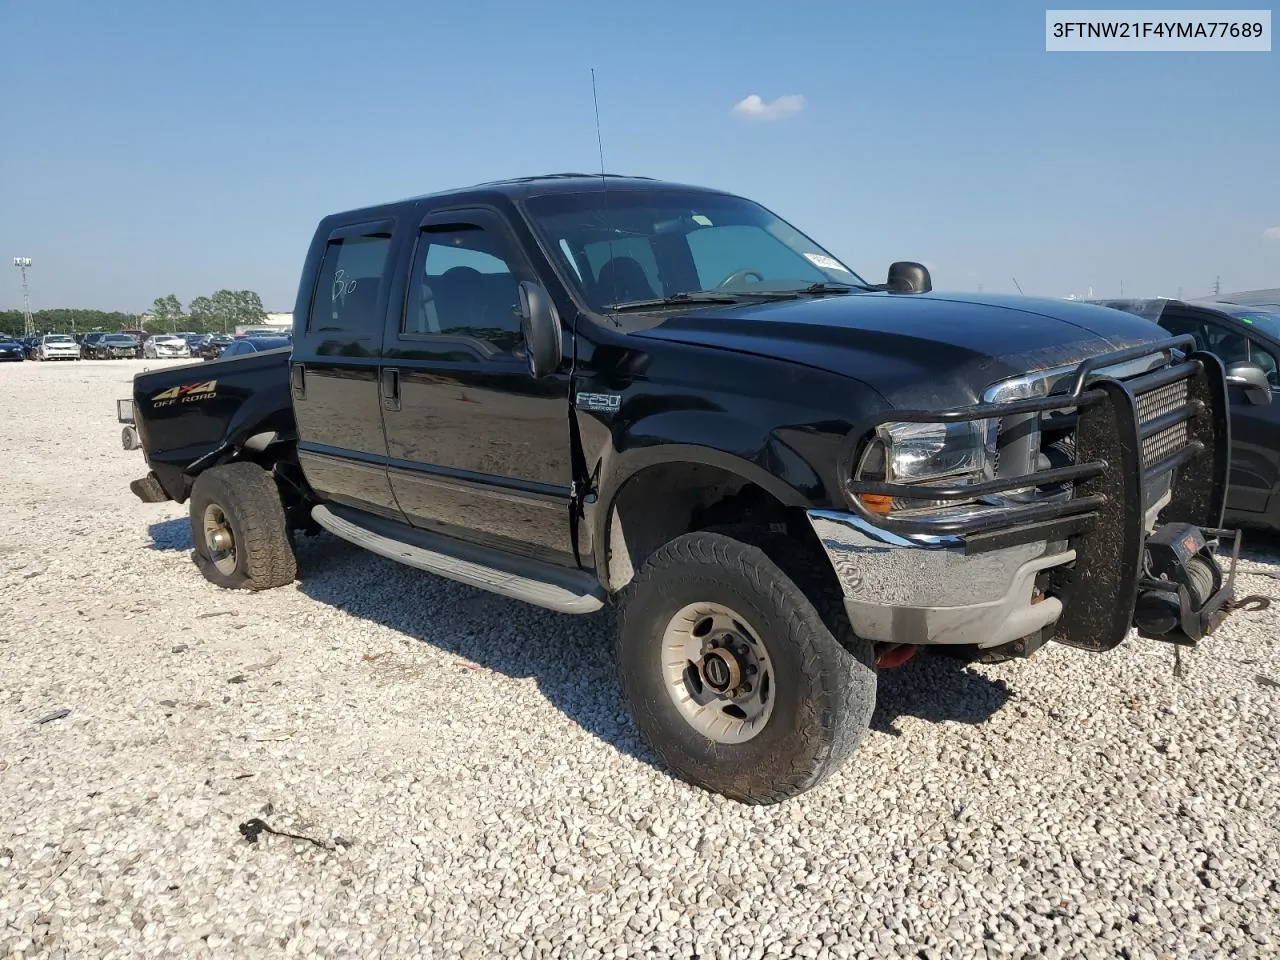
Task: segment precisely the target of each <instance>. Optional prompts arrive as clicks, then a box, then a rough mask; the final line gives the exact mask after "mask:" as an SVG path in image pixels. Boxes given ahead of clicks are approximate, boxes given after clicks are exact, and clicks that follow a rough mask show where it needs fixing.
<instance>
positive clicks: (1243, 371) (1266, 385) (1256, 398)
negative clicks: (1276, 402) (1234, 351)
mask: <svg viewBox="0 0 1280 960" xmlns="http://www.w3.org/2000/svg"><path fill="white" fill-rule="evenodd" d="M1227 383H1228V384H1230V385H1231V386H1233V387H1239V388H1240V389H1241V390H1243V391H1244V396H1245V399H1246V400H1248V401H1249V402H1250V403H1253V404H1257V405H1258V406H1265V405H1266V404H1268V403H1270V402H1271V382H1270V381H1269V380H1267V375H1266V374H1265V373H1263V371H1262V368H1261V367H1259V366H1258V365H1257V364H1253V363H1248V362H1247V361H1240V362H1239V363H1233V364H1231V366H1229V367H1227Z"/></svg>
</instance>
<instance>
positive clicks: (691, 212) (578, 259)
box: [525, 190, 865, 310]
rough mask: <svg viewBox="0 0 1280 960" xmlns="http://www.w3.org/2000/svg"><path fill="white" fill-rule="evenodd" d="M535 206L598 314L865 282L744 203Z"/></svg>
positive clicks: (653, 200)
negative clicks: (685, 298)
mask: <svg viewBox="0 0 1280 960" xmlns="http://www.w3.org/2000/svg"><path fill="white" fill-rule="evenodd" d="M525 209H526V211H527V212H528V214H529V217H530V219H531V220H532V221H533V224H534V227H535V229H536V230H537V231H538V232H539V233H540V234H541V235H542V238H543V240H544V242H545V243H546V245H547V247H548V249H549V250H551V251H552V253H553V255H554V256H556V257H557V258H558V259H559V261H560V263H561V265H562V266H563V267H564V268H565V272H566V273H567V274H568V275H569V276H570V278H571V279H572V280H573V281H575V285H576V286H577V288H578V290H579V291H580V292H581V294H582V296H583V298H584V299H585V300H586V301H587V303H589V304H590V305H591V306H592V308H594V309H596V310H609V309H612V308H613V307H614V306H615V305H618V304H627V303H638V302H644V301H647V300H655V299H656V300H664V299H666V298H669V297H680V296H681V295H689V294H712V293H714V294H718V295H722V296H725V297H728V298H733V297H736V296H742V297H743V298H744V299H745V298H750V297H751V296H753V295H759V294H765V293H770V292H774V293H783V292H789V291H799V290H804V289H806V288H808V287H812V286H814V285H815V284H830V285H840V286H864V285H865V284H864V282H863V280H862V279H861V278H860V277H859V276H858V275H857V274H855V273H854V272H853V271H852V270H850V269H849V268H848V267H846V266H845V265H844V264H842V263H841V262H840V261H839V260H837V259H836V258H835V257H833V256H832V255H831V254H830V253H828V252H827V251H826V250H824V249H822V247H820V246H818V245H817V244H816V243H814V242H813V241H812V240H810V239H809V238H808V237H806V236H805V235H804V234H802V233H800V231H798V230H796V229H795V228H794V227H792V226H791V225H790V224H788V223H786V222H784V221H783V220H781V219H779V218H778V217H777V216H775V215H774V214H772V213H770V212H769V211H768V210H766V209H764V207H761V206H760V205H759V204H756V203H753V202H751V201H750V200H744V199H742V198H741V197H733V196H726V195H723V194H716V193H703V192H700V191H694V190H687V191H686V190H618V191H615V192H612V193H607V194H606V193H604V192H601V191H595V192H591V193H571V194H570V193H564V194H549V195H544V196H540V197H530V198H529V199H528V200H526V201H525ZM659 305H660V304H659Z"/></svg>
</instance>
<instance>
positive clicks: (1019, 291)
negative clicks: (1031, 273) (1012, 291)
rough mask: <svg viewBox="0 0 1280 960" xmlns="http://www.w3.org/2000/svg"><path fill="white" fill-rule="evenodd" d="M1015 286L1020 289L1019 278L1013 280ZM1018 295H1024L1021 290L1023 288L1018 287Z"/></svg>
mask: <svg viewBox="0 0 1280 960" xmlns="http://www.w3.org/2000/svg"><path fill="white" fill-rule="evenodd" d="M1013 285H1014V286H1015V287H1018V278H1017V277H1014V278H1013ZM1018 293H1022V288H1021V287H1018ZM1024 296H1025V294H1024Z"/></svg>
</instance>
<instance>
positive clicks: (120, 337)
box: [102, 333, 133, 343]
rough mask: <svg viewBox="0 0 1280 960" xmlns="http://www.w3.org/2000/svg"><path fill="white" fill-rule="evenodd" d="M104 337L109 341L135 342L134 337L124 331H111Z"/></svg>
mask: <svg viewBox="0 0 1280 960" xmlns="http://www.w3.org/2000/svg"><path fill="white" fill-rule="evenodd" d="M102 339H103V340H104V341H106V342H107V343H133V337H131V336H129V335H128V334H123V333H109V334H107V335H106V336H105V337H103V338H102Z"/></svg>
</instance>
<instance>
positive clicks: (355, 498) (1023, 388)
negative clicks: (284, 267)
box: [120, 174, 1240, 802]
mask: <svg viewBox="0 0 1280 960" xmlns="http://www.w3.org/2000/svg"><path fill="white" fill-rule="evenodd" d="M294 317H295V333H294V341H293V345H292V347H291V348H283V349H280V350H275V351H268V352H266V353H260V354H256V355H253V356H248V357H244V358H234V359H227V360H217V361H213V362H210V363H203V364H196V365H186V366H183V367H178V368H166V369H164V370H157V371H154V372H147V373H142V374H139V375H137V376H136V377H135V379H134V391H133V397H132V398H131V400H127V401H122V404H121V407H122V409H121V414H120V416H121V418H122V419H124V420H126V421H129V422H130V423H131V424H132V425H131V426H129V427H126V428H125V429H126V433H129V432H130V431H134V430H136V437H137V440H138V441H139V442H140V444H141V446H142V447H143V450H144V453H145V456H146V460H147V464H148V466H149V472H148V473H147V474H146V476H145V477H143V478H141V479H139V480H137V481H135V482H134V483H133V485H132V488H133V490H134V492H135V493H136V494H137V495H138V497H139V498H140V499H142V500H143V501H147V502H157V501H165V500H173V501H177V502H179V503H183V502H189V503H190V514H191V526H192V536H193V538H194V547H195V549H194V551H193V554H194V557H195V560H196V563H197V565H198V566H199V568H200V569H201V570H202V571H203V573H204V575H205V576H206V577H208V578H209V579H210V580H211V581H213V582H214V583H217V584H220V585H222V586H225V587H233V588H234V587H240V588H248V589H255V590H256V589H265V588H269V587H278V586H281V585H284V584H287V583H290V582H291V581H292V580H293V579H294V578H295V574H296V571H295V561H294V553H293V550H292V548H291V543H292V539H291V535H292V533H293V532H294V531H299V530H311V531H315V530H318V529H321V528H322V529H323V530H327V531H329V532H330V533H331V534H334V535H336V536H338V537H341V538H344V539H346V540H350V541H352V542H354V543H357V544H359V545H361V546H363V547H366V548H368V549H369V550H372V551H374V552H376V553H379V554H382V555H384V556H387V557H390V558H392V559H394V560H397V561H400V562H402V563H406V564H409V565H411V566H415V567H419V568H421V569H423V570H427V571H430V572H431V573H435V574H439V575H442V576H446V577H451V578H454V579H456V580H460V581H462V582H464V583H469V584H472V585H475V586H477V587H482V588H484V589H486V590H491V591H495V592H497V593H501V594H505V595H506V596H509V597H515V598H518V599H520V600H524V601H528V602H530V603H533V604H538V605H541V606H543V607H548V608H551V609H553V610H559V611H563V612H566V613H589V612H591V611H594V610H597V609H599V608H600V607H601V606H602V605H604V604H606V603H610V602H617V603H618V605H619V607H620V613H619V618H618V622H619V630H618V634H617V639H616V659H617V663H618V668H619V675H620V681H621V689H622V691H623V693H624V695H625V697H626V699H627V701H628V703H629V705H630V707H631V710H632V712H633V715H634V716H635V718H636V721H637V723H638V725H639V727H640V729H641V731H642V733H643V734H644V735H645V737H646V738H647V739H648V741H649V742H650V743H651V744H652V746H653V747H654V749H655V750H656V751H657V752H658V753H659V754H660V755H661V756H662V758H663V759H664V760H665V761H666V762H667V763H668V764H669V766H670V767H671V768H672V769H673V770H674V771H676V772H677V773H678V774H679V775H681V776H683V777H685V778H686V779H688V780H690V781H692V782H694V783H696V784H699V785H701V786H704V787H706V788H708V789H711V790H715V791H719V792H722V793H724V794H726V795H728V796H730V797H734V798H738V799H741V800H745V801H752V802H771V801H777V800H781V799H783V798H785V797H788V796H791V795H794V794H797V793H799V792H801V791H804V790H806V789H808V788H810V787H812V786H813V785H815V784H816V783H818V782H819V781H821V780H822V779H823V778H824V777H826V776H827V775H828V774H830V773H831V772H832V771H833V770H834V769H836V768H837V767H838V765H839V764H840V763H841V761H843V760H844V759H845V758H846V757H847V756H848V755H849V754H850V753H851V752H852V751H853V750H854V749H855V747H856V746H857V744H858V742H859V741H860V739H861V737H862V735H863V732H864V731H865V729H866V727H867V724H868V721H869V719H870V717H871V713H872V708H873V706H874V702H875V692H876V675H877V671H878V670H879V669H885V668H888V667H890V666H894V665H897V664H900V663H902V662H903V661H904V660H905V659H906V658H907V657H909V656H910V655H911V654H912V653H914V652H915V651H916V650H917V649H919V648H922V647H930V646H941V645H949V646H950V647H952V648H953V649H956V648H959V649H962V650H965V651H968V652H969V653H970V654H971V655H972V656H975V657H986V658H993V659H998V658H1006V657H1010V656H1027V655H1030V654H1031V653H1032V652H1034V651H1035V650H1036V649H1038V648H1039V647H1041V646H1042V645H1044V644H1045V643H1046V642H1048V641H1051V640H1052V641H1057V642H1060V643H1063V644H1068V645H1071V646H1075V647H1080V648H1085V649H1088V650H1096V651H1104V650H1109V649H1111V648H1114V647H1115V646H1116V645H1117V644H1119V643H1120V642H1121V641H1122V640H1123V639H1124V638H1125V637H1126V635H1127V634H1128V633H1129V631H1130V628H1131V627H1133V626H1136V627H1137V628H1138V633H1139V634H1140V635H1142V636H1145V637H1148V638H1155V639H1162V640H1165V641H1171V642H1173V643H1175V644H1182V645H1189V644H1194V643H1196V642H1197V641H1198V640H1200V639H1201V638H1202V637H1203V636H1204V635H1206V634H1208V633H1209V632H1210V631H1211V630H1213V629H1214V628H1215V627H1216V626H1217V625H1218V623H1219V622H1220V621H1221V619H1222V618H1223V617H1224V616H1225V615H1226V612H1227V611H1228V610H1229V609H1230V600H1231V597H1232V581H1233V571H1234V557H1235V556H1236V555H1237V553H1238V550H1239V545H1240V538H1239V534H1238V533H1237V532H1234V531H1228V530H1223V529H1221V526H1222V516H1223V503H1224V495H1225V488H1226V482H1227V471H1228V467H1229V462H1228V449H1229V446H1228V445H1229V439H1230V437H1229V425H1228V420H1227V391H1226V378H1225V374H1224V370H1223V367H1222V364H1221V362H1220V361H1219V360H1218V359H1216V358H1215V357H1214V356H1212V355H1210V354H1208V353H1205V352H1202V351H1199V350H1197V349H1196V346H1195V343H1194V341H1193V340H1192V338H1191V337H1188V336H1183V337H1170V336H1169V334H1168V333H1167V332H1166V331H1163V330H1161V329H1160V328H1159V327H1158V326H1156V325H1155V324H1153V323H1150V322H1148V321H1146V320H1144V319H1142V318H1140V317H1135V316H1133V315H1130V314H1128V313H1124V312H1121V311H1118V310H1113V309H1109V308H1106V307H1102V306H1094V305H1087V304H1080V303H1072V302H1069V301H1057V300H1040V299H1032V298H1022V297H1004V296H986V297H974V296H971V295H967V294H943V293H936V292H933V291H932V290H931V281H930V278H929V275H928V271H927V270H925V269H924V267H922V266H921V265H920V264H917V263H911V262H900V263H895V264H893V265H892V266H891V267H890V268H889V272H888V280H887V282H885V283H878V284H872V283H867V282H865V281H864V280H863V279H862V278H860V277H859V276H858V275H857V274H855V273H854V272H853V271H852V270H850V269H849V268H848V267H847V266H845V265H844V264H843V263H841V262H840V261H839V260H838V259H837V258H836V257H835V256H833V255H832V254H831V253H829V252H828V251H826V250H824V249H823V248H822V247H820V246H818V245H817V244H816V243H815V242H814V241H812V240H810V239H809V238H808V237H806V236H805V235H804V234H802V233H800V232H799V231H798V230H796V229H795V228H794V227H792V226H790V225H789V224H787V223H785V222H784V221H782V220H781V219H779V218H778V217H777V216H775V215H774V214H773V213H771V212H769V211H768V210H766V209H764V208H763V207H761V206H759V205H757V204H756V203H753V202H751V201H749V200H746V199H743V198H741V197H737V196H733V195H730V194H727V193H724V192H719V191H714V190H708V189H702V188H695V187H688V186H680V185H675V184H670V183H663V182H659V181H655V180H649V179H644V178H623V177H613V176H609V177H601V176H582V175H572V174H566V175H556V176H545V177H532V178H528V179H518V180H510V181H503V182H498V183H488V184H482V185H479V186H475V187H471V188H467V189H462V190H456V191H450V192H444V193H437V194H432V195H428V196H423V197H418V198H414V199H409V200H404V201H399V202H395V203H388V204H385V205H382V206H376V207H370V208H367V209H361V210H354V211H351V212H348V213H340V214H335V215H333V216H329V217H326V218H324V219H323V220H322V221H321V222H320V225H319V228H318V230H317V231H316V234H315V238H314V240H313V242H312V245H311V249H310V252H309V253H308V255H307V258H306V263H305V267H304V270H303V274H302V280H301V284H300V286H299V291H298V298H297V304H296V309H295V312H294ZM127 445H128V442H127V441H126V446H127ZM1228 555H1230V556H1231V562H1230V563H1228V562H1226V559H1225V558H1226V557H1227V556H1228ZM1219 556H1222V557H1223V558H1224V559H1223V561H1222V562H1221V563H1220V562H1219V559H1218V557H1219ZM1224 568H1225V569H1224Z"/></svg>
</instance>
